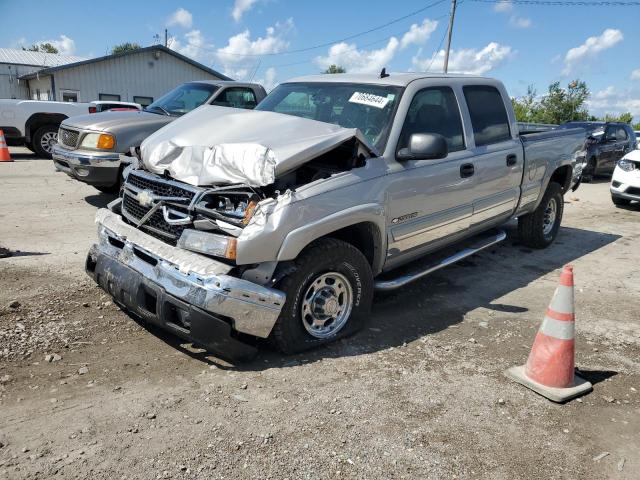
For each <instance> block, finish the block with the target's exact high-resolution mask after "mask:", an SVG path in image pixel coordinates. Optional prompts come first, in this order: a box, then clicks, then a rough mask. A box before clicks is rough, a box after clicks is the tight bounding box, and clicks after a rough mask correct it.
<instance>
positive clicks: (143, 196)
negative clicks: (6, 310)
mask: <svg viewBox="0 0 640 480" xmlns="http://www.w3.org/2000/svg"><path fill="white" fill-rule="evenodd" d="M154 197H155V195H154V194H153V192H152V191H151V190H142V191H141V192H138V194H137V195H136V200H138V203H139V204H140V205H141V206H143V207H150V206H151V205H153V200H154V199H155V198H154Z"/></svg>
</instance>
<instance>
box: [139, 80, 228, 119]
mask: <svg viewBox="0 0 640 480" xmlns="http://www.w3.org/2000/svg"><path fill="white" fill-rule="evenodd" d="M217 89H218V87H216V86H215V85H209V84H206V83H185V84H183V85H180V86H179V87H176V88H174V89H173V90H171V91H170V92H169V93H167V94H165V95H163V96H162V97H160V98H159V99H158V100H156V101H155V102H153V103H152V104H151V105H149V106H148V107H147V108H145V110H146V111H150V112H153V113H162V114H164V115H184V114H185V113H189V112H190V111H191V110H193V109H195V108H198V107H199V106H200V105H202V104H203V103H204V102H206V101H207V99H209V97H211V95H213V93H214V92H215V91H216V90H217Z"/></svg>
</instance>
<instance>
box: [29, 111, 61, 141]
mask: <svg viewBox="0 0 640 480" xmlns="http://www.w3.org/2000/svg"><path fill="white" fill-rule="evenodd" d="M67 118H69V117H67V116H66V115H64V114H62V113H44V112H40V113H34V114H33V115H31V116H30V117H29V118H28V119H27V121H26V123H25V127H24V135H25V138H26V140H27V141H28V142H30V141H31V137H32V135H33V134H34V133H35V132H36V131H37V130H38V129H39V128H40V127H42V126H44V125H57V126H59V125H60V124H61V123H62V122H63V121H64V120H66V119H67Z"/></svg>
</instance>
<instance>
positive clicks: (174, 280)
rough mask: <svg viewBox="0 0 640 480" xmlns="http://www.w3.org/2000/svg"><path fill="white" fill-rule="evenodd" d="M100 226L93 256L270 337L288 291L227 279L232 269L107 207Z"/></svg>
mask: <svg viewBox="0 0 640 480" xmlns="http://www.w3.org/2000/svg"><path fill="white" fill-rule="evenodd" d="M96 223H97V224H98V237H99V243H98V244H97V245H94V247H93V249H92V252H93V255H94V256H97V255H102V256H106V257H109V258H110V259H111V260H115V261H117V262H118V263H119V264H121V265H123V266H126V267H128V268H129V269H131V270H133V271H135V272H137V273H138V274H140V276H141V277H142V278H143V280H144V282H145V283H148V282H151V283H152V284H154V285H155V286H157V287H160V288H161V289H162V291H163V292H164V293H166V294H167V295H169V296H171V297H174V298H176V299H179V300H180V301H182V302H185V303H186V304H188V305H191V306H194V307H197V308H198V309H202V310H204V311H205V312H209V313H211V314H213V315H216V316H219V317H224V318H226V319H230V320H231V321H232V323H233V325H232V327H233V329H234V330H236V331H238V332H242V333H246V334H249V335H253V336H256V337H261V338H266V337H268V336H269V334H270V333H271V330H272V329H273V326H274V325H275V322H276V320H277V319H278V316H279V315H280V311H281V310H282V307H283V305H284V301H285V294H284V293H282V292H280V291H278V290H274V289H272V288H268V287H264V286H262V285H258V284H255V283H252V282H249V281H247V280H243V279H240V278H236V277H233V276H230V275H227V273H228V272H229V271H230V270H231V268H232V267H230V266H229V265H226V264H224V263H222V262H218V261H216V260H214V259H211V258H209V257H206V256H203V255H199V254H197V253H193V252H189V251H187V250H183V249H180V248H177V247H173V246H171V245H168V244H166V243H164V242H162V241H161V240H158V239H156V238H154V237H151V236H150V235H147V234H146V233H143V232H141V231H140V230H137V229H135V228H133V227H132V226H131V225H128V224H126V223H125V222H123V221H122V219H121V218H120V217H119V216H118V215H116V214H115V213H113V212H111V211H109V210H107V209H100V210H98V212H97V214H96ZM92 252H90V254H89V255H90V256H91V254H92ZM89 260H90V259H88V261H89ZM89 273H90V274H91V272H89ZM92 276H94V278H96V276H95V275H93V274H92ZM96 281H97V280H96ZM98 283H100V282H98ZM125 287H126V286H125ZM194 340H197V339H194Z"/></svg>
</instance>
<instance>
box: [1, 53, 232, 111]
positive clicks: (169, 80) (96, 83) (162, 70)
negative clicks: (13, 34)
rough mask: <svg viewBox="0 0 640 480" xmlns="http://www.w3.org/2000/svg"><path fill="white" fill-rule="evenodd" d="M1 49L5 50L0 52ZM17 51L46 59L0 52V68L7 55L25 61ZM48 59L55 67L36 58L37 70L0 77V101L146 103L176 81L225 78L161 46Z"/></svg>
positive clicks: (170, 87)
mask: <svg viewBox="0 0 640 480" xmlns="http://www.w3.org/2000/svg"><path fill="white" fill-rule="evenodd" d="M2 50H5V51H7V50H8V49H0V52H1V51H2ZM12 52H17V53H12ZM21 53H24V54H27V53H28V54H39V55H51V54H42V53H40V52H22V51H16V50H10V51H8V52H7V53H5V54H4V55H5V56H4V57H3V56H2V54H1V53H0V67H3V66H4V65H3V63H2V62H3V60H2V59H3V58H6V59H7V60H8V59H10V58H12V55H14V56H15V58H14V59H15V60H21V61H24V60H27V59H28V56H26V55H25V56H21V55H20V54H21ZM51 56H53V57H60V58H58V59H57V63H56V61H55V60H56V59H51V58H42V59H39V60H43V61H44V60H46V61H48V62H49V63H48V64H42V63H41V64H39V66H37V67H36V66H34V65H31V66H29V67H30V68H31V69H30V70H29V69H28V68H29V67H27V66H24V67H21V68H24V70H21V73H20V74H19V75H14V76H13V77H12V78H11V80H12V81H11V82H8V80H9V79H8V78H5V77H0V98H23V99H32V100H57V101H65V102H91V101H93V100H119V101H128V102H137V103H140V104H142V105H148V104H149V103H151V102H152V101H154V100H155V99H157V98H158V97H160V96H161V95H163V94H165V93H166V92H168V91H169V90H171V89H172V88H174V87H175V86H176V85H178V84H180V83H184V82H188V81H191V80H231V79H230V78H229V77H227V76H226V75H223V74H222V73H220V72H217V71H215V70H213V69H211V68H209V67H206V66H205V65H202V64H201V63H198V62H196V61H195V60H192V59H190V58H188V57H185V56H184V55H181V54H180V53H178V52H175V51H173V50H171V49H169V48H166V47H164V46H162V45H154V46H151V47H145V48H140V49H137V50H131V51H128V52H124V53H120V54H115V55H107V56H104V57H98V58H93V59H89V60H82V59H79V58H78V57H67V56H64V55H51ZM21 57H22V58H21ZM35 59H36V57H34V58H33V59H32V60H35ZM8 65H10V66H14V65H18V64H16V63H13V64H8ZM14 68H15V67H14ZM14 71H15V70H14ZM14 82H17V83H18V84H19V87H20V89H21V90H20V94H16V93H13V92H17V91H18V90H17V89H14V90H10V88H11V86H12V85H13V84H14ZM7 84H8V85H7Z"/></svg>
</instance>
